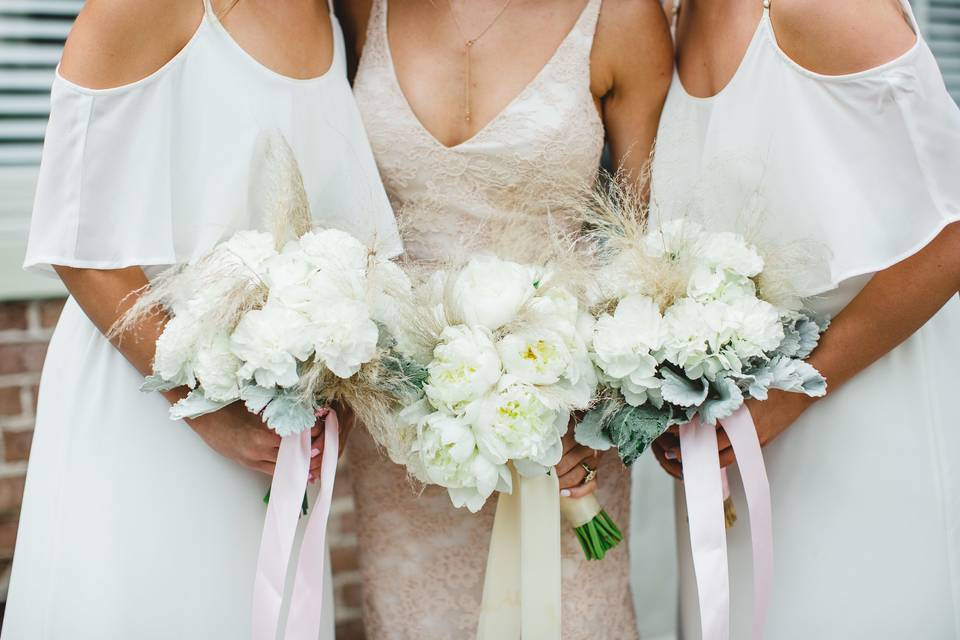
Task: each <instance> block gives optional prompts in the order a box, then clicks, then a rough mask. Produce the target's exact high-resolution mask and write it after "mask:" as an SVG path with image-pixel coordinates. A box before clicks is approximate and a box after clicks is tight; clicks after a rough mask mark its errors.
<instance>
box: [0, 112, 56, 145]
mask: <svg viewBox="0 0 960 640" xmlns="http://www.w3.org/2000/svg"><path fill="white" fill-rule="evenodd" d="M46 128H47V120H46V118H39V119H38V118H11V119H8V120H0V140H15V141H16V140H39V139H42V138H43V132H44V130H46Z"/></svg>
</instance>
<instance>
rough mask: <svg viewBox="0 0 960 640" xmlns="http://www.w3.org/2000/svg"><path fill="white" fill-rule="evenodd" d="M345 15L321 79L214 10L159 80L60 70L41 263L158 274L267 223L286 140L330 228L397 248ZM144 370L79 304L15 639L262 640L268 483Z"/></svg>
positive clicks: (42, 450)
mask: <svg viewBox="0 0 960 640" xmlns="http://www.w3.org/2000/svg"><path fill="white" fill-rule="evenodd" d="M332 20H333V21H334V22H333V27H334V28H333V32H334V56H333V62H332V66H331V68H330V69H329V71H328V72H327V73H326V74H324V75H323V76H319V77H316V78H312V79H306V80H298V79H293V78H289V77H286V76H283V75H279V74H277V73H275V72H273V71H271V70H270V69H268V68H266V67H264V66H262V65H261V64H260V63H258V62H257V61H256V60H255V59H254V58H252V57H251V56H250V55H248V54H247V53H246V52H245V51H244V50H243V49H241V48H240V47H239V45H238V44H237V43H236V42H234V41H233V40H232V39H231V38H230V36H229V34H228V33H227V31H226V30H225V29H224V28H223V27H222V25H220V23H219V22H217V20H216V18H215V17H214V15H213V13H212V11H210V9H209V7H207V8H206V11H205V16H204V18H203V21H202V22H201V24H200V25H199V27H198V28H197V31H196V34H195V35H194V36H193V38H192V40H190V42H189V44H187V45H186V47H185V48H184V49H183V50H182V51H181V52H180V53H179V54H178V55H177V56H176V57H175V58H173V59H172V60H171V61H170V62H169V63H168V64H167V65H165V66H164V67H163V68H161V69H160V70H159V71H157V72H156V73H154V74H152V75H150V76H149V77H147V78H145V79H143V80H140V81H138V82H135V83H133V84H130V85H126V86H122V87H118V88H114V89H106V90H91V89H87V88H84V87H79V86H76V85H74V84H72V83H70V82H69V81H67V80H66V79H64V78H62V77H57V78H56V80H55V81H54V85H53V95H52V110H51V116H50V124H49V127H48V129H47V139H46V145H45V149H44V155H43V162H42V167H41V174H40V180H39V185H38V192H37V197H36V204H35V211H34V216H33V225H32V229H31V234H30V242H29V248H28V252H27V258H26V267H27V268H29V269H35V270H42V271H48V272H49V271H50V269H51V265H67V266H73V267H88V268H97V269H115V268H121V267H128V266H132V265H140V266H144V267H145V268H147V271H148V274H149V273H153V272H154V270H155V269H158V268H160V267H161V266H163V265H170V264H174V263H178V262H182V261H186V260H190V259H191V258H195V257H197V256H199V255H201V254H203V253H204V252H205V251H207V250H209V249H210V248H211V247H212V246H213V245H214V244H216V243H217V242H219V241H221V240H224V239H226V237H228V236H229V235H230V234H231V233H233V232H235V231H237V230H240V229H245V228H255V227H257V226H258V222H259V219H258V218H259V216H258V211H257V207H256V206H253V204H252V203H251V196H250V185H251V182H252V181H253V180H254V179H255V177H256V176H255V175H254V174H255V173H256V171H257V167H258V166H259V164H260V162H261V160H262V158H261V157H260V149H261V148H262V145H261V142H262V140H263V139H264V137H265V136H270V135H276V133H277V132H279V133H280V134H282V135H283V136H284V137H285V138H286V140H287V141H288V142H289V144H290V145H291V147H292V149H293V152H294V154H295V156H296V159H297V161H298V163H299V165H300V169H301V172H302V174H303V179H304V183H305V188H306V192H307V194H308V197H309V200H310V205H311V209H312V211H313V215H314V217H315V219H316V221H317V222H318V223H319V224H324V225H328V226H335V227H339V228H342V229H345V230H348V231H350V232H352V233H354V234H355V235H358V236H359V237H360V238H361V239H363V240H366V241H368V242H371V243H374V244H377V245H378V246H379V248H380V249H381V250H382V251H384V252H385V253H388V254H394V255H395V254H398V253H399V252H400V251H401V246H400V241H399V238H398V236H397V233H396V227H395V223H394V220H393V214H392V210H391V208H390V205H389V202H388V200H387V197H386V195H385V193H384V190H383V187H382V185H381V183H380V179H379V177H378V175H377V169H376V166H375V163H374V160H373V156H372V154H371V151H370V147H369V145H368V142H367V140H366V137H365V134H364V130H363V125H362V122H361V119H360V116H359V112H358V110H357V108H356V105H355V103H354V100H353V95H352V93H351V89H350V86H349V84H348V82H347V79H346V64H345V50H344V43H343V38H342V35H341V33H340V30H339V27H338V26H337V24H336V21H335V19H334V18H332ZM141 381H142V378H141V376H140V375H139V373H138V372H137V371H136V370H135V369H134V368H133V367H132V366H131V365H130V364H129V363H128V362H127V361H126V360H125V359H124V357H123V356H122V355H121V354H120V353H119V352H118V351H117V350H116V349H114V348H113V347H112V346H111V345H110V343H109V342H107V340H106V339H105V338H104V337H103V336H102V335H101V334H100V332H99V331H97V329H96V328H95V327H94V325H93V324H92V323H91V322H90V321H89V320H88V318H87V317H86V315H84V313H83V312H82V311H81V310H80V308H79V306H78V305H77V303H76V302H74V301H73V300H72V299H71V300H69V301H68V302H67V305H66V307H65V309H64V311H63V315H62V317H61V319H60V322H59V324H58V326H57V329H56V331H55V333H54V336H53V338H52V341H51V343H50V348H49V352H48V355H47V361H46V365H45V367H44V371H43V377H42V381H41V385H40V400H39V407H38V409H37V424H36V434H35V436H34V441H33V450H32V453H31V457H30V463H29V470H28V474H27V486H26V494H25V501H24V505H23V511H22V515H21V522H20V532H19V537H18V542H17V549H16V555H15V559H14V566H13V576H12V583H11V588H10V594H9V599H8V602H7V608H6V620H5V621H4V628H3V639H4V640H181V639H183V640H192V639H197V640H201V639H202V640H240V639H242V638H248V637H249V636H250V614H251V602H252V593H253V580H254V574H255V568H256V562H257V549H258V546H259V540H260V532H261V528H262V525H263V518H264V513H265V506H264V504H263V502H262V497H263V495H264V492H265V491H266V489H267V486H268V478H267V477H266V476H263V475H260V474H257V473H254V472H252V471H248V470H246V469H244V468H242V467H240V466H239V465H238V464H236V463H234V462H232V461H229V460H227V459H225V458H222V457H221V456H220V455H218V454H217V453H215V452H214V451H213V450H211V449H210V448H208V447H207V445H206V444H204V442H203V441H202V440H201V439H200V438H199V437H198V436H197V435H196V434H195V433H194V432H193V431H192V430H191V429H190V428H189V427H188V426H187V425H186V424H184V423H183V422H173V421H171V420H170V419H169V418H168V415H167V409H168V404H167V402H166V400H164V399H163V398H162V397H160V396H159V395H157V394H151V395H148V394H145V393H141V392H140V391H139V390H138V388H139V386H140V384H141ZM328 584H329V581H328ZM327 619H328V620H330V621H331V622H330V624H329V625H327V628H326V629H325V630H324V632H323V634H322V637H323V638H332V637H333V625H332V609H331V615H330V616H327Z"/></svg>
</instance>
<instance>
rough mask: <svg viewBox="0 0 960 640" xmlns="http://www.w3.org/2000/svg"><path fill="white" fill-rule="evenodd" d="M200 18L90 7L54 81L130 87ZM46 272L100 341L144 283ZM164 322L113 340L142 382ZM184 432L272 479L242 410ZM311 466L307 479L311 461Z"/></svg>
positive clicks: (175, 5) (114, 0)
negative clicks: (53, 275) (62, 287)
mask: <svg viewBox="0 0 960 640" xmlns="http://www.w3.org/2000/svg"><path fill="white" fill-rule="evenodd" d="M197 7H200V12H198V11H197ZM201 13H202V5H201V4H200V3H199V2H196V1H195V0H172V1H171V2H165V3H157V2H149V1H148V0H90V1H89V2H87V3H86V5H85V6H84V8H83V10H82V11H81V13H80V16H79V17H78V19H77V22H76V24H75V25H74V28H73V30H72V31H71V34H70V37H69V38H68V40H67V44H66V47H65V49H64V55H63V60H62V63H61V67H60V69H61V73H62V74H63V75H64V77H66V78H67V79H68V80H71V81H73V82H76V83H77V84H80V85H83V86H86V87H92V88H106V87H115V86H118V85H123V84H127V83H129V82H133V81H136V80H138V79H140V78H142V77H145V76H147V75H149V74H150V73H153V72H154V71H156V70H157V69H159V68H160V67H162V66H163V65H164V64H165V63H166V62H167V61H168V60H169V59H170V58H171V57H173V56H174V55H176V53H177V52H178V51H179V50H180V49H181V48H182V47H183V45H184V44H185V43H186V41H187V40H189V38H190V36H191V35H192V34H193V32H194V31H195V29H196V27H197V23H198V21H199V19H200V14H201ZM54 267H55V269H56V271H57V273H58V275H59V276H60V277H61V279H62V280H63V282H64V284H65V285H66V287H67V289H68V291H69V292H70V294H71V295H72V296H73V297H74V299H75V300H76V301H77V303H78V304H79V305H80V307H81V308H82V309H83V311H84V313H86V314H87V316H88V317H89V318H90V320H91V322H93V324H94V325H95V326H96V327H97V328H98V329H99V330H100V331H101V332H103V333H104V334H106V333H108V332H109V330H110V328H111V327H112V326H113V325H114V323H115V322H116V321H117V320H118V319H119V318H120V317H121V316H122V315H123V313H124V312H125V311H126V310H127V309H129V308H130V306H132V304H133V303H134V302H135V300H136V296H137V293H136V292H137V291H138V290H139V289H141V288H142V287H143V286H144V285H146V284H147V283H148V280H147V277H146V275H145V274H144V272H143V269H141V268H140V267H136V266H133V267H128V268H124V269H109V270H97V269H80V268H74V267H69V266H63V265H55V266H54ZM166 319H167V318H166V317H164V316H163V315H162V314H160V315H158V316H156V317H153V318H150V319H148V320H144V321H143V322H141V323H140V324H139V325H137V326H136V327H133V328H132V329H130V330H129V331H127V332H126V333H125V334H124V335H121V336H117V338H116V339H115V340H114V346H115V347H116V348H117V349H118V350H119V351H120V353H122V354H123V356H124V357H125V358H126V359H127V360H129V361H130V363H131V364H133V366H134V367H136V369H137V370H138V371H140V372H141V373H143V374H147V373H149V372H150V370H151V367H152V362H153V357H154V352H155V344H156V339H157V338H158V337H159V335H160V334H161V332H162V331H163V325H164V323H165V322H166ZM186 391H187V390H186V389H176V390H173V391H170V392H167V393H166V394H165V396H166V398H167V399H168V400H169V401H170V402H176V401H177V400H179V399H180V398H182V397H183V396H184V395H185V394H186ZM188 424H189V425H190V426H191V427H192V428H193V429H194V430H195V431H196V432H197V434H198V435H200V436H201V437H202V438H203V440H204V441H205V442H206V443H207V444H208V445H209V446H210V447H211V448H213V449H214V450H215V451H217V452H218V453H220V454H222V455H224V456H225V457H227V458H230V459H232V460H234V461H236V462H238V463H240V464H242V465H244V466H247V467H249V468H252V469H255V470H258V471H262V472H264V473H268V474H270V473H272V472H273V467H274V465H275V463H276V456H277V450H278V447H279V437H278V436H277V435H276V434H274V433H272V432H271V431H269V430H267V429H266V428H265V427H264V426H263V424H262V422H261V421H260V419H259V418H258V417H257V416H254V415H252V414H250V413H249V412H247V411H246V410H245V409H244V407H243V406H242V405H240V404H234V405H231V406H229V407H226V408H224V409H222V410H220V411H217V412H215V413H213V414H209V415H207V416H202V417H200V418H197V419H194V420H189V421H188ZM314 435H315V436H316V435H317V433H315V434H314ZM315 460H316V464H314V465H312V470H313V471H314V472H315V471H316V468H317V467H318V466H319V460H320V458H319V456H318V457H316V458H315Z"/></svg>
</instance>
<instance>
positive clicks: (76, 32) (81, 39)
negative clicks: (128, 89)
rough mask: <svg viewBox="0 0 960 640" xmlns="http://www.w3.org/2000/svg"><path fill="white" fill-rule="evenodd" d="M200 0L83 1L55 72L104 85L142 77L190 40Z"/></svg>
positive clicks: (83, 83) (200, 9)
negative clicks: (58, 70) (57, 70)
mask: <svg viewBox="0 0 960 640" xmlns="http://www.w3.org/2000/svg"><path fill="white" fill-rule="evenodd" d="M202 17H203V3H202V2H201V1H200V0H87V2H86V3H85V4H84V6H83V9H82V10H81V11H80V14H79V15H78V16H77V21H76V22H75V23H74V25H73V29H72V30H71V31H70V35H69V37H68V38H67V43H66V46H65V47H64V50H63V59H62V60H61V62H60V73H61V74H62V75H63V76H64V77H65V78H67V79H68V80H70V81H71V82H75V83H76V84H79V85H81V86H84V87H89V88H92V89H104V88H109V87H116V86H119V85H123V84H128V83H130V82H135V81H136V80H139V79H141V78H144V77H146V76H148V75H150V74H151V73H153V72H155V71H156V70H157V69H159V68H160V67H162V66H163V65H164V64H166V63H167V62H168V61H169V60H170V59H171V58H173V57H174V56H175V55H176V54H177V52H179V51H180V50H181V49H182V48H183V47H184V46H185V45H186V44H187V42H189V41H190V38H191V37H192V36H193V34H194V33H195V32H196V30H197V25H198V24H199V23H200V20H201V19H202Z"/></svg>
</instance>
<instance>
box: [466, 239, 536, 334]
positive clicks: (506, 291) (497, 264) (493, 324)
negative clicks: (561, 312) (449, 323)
mask: <svg viewBox="0 0 960 640" xmlns="http://www.w3.org/2000/svg"><path fill="white" fill-rule="evenodd" d="M454 278H455V280H454V282H453V285H452V291H451V306H452V311H454V315H455V316H456V318H457V320H458V321H461V322H463V323H465V324H468V325H471V326H481V327H485V328H487V329H488V330H490V331H496V330H497V329H499V328H500V327H502V326H503V325H505V324H507V323H509V322H511V321H513V320H514V319H515V318H516V316H517V314H518V313H519V311H520V309H521V308H522V307H523V305H524V304H525V303H526V302H527V301H528V300H530V298H532V297H533V295H534V294H535V293H536V285H535V283H536V282H537V279H538V274H537V272H536V270H535V269H533V268H532V267H528V266H524V265H521V264H517V263H515V262H510V261H507V260H501V259H499V258H496V257H494V256H480V257H477V258H474V259H472V260H471V261H470V262H468V263H467V265H466V266H465V267H463V269H462V270H461V271H460V272H459V273H457V274H456V275H455V276H454Z"/></svg>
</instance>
